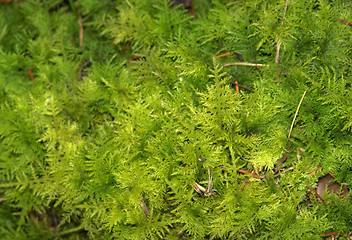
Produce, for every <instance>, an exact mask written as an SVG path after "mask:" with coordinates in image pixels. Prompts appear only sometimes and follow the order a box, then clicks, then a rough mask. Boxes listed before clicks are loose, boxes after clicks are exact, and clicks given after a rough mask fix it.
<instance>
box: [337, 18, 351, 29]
mask: <svg viewBox="0 0 352 240" xmlns="http://www.w3.org/2000/svg"><path fill="white" fill-rule="evenodd" d="M337 20H339V21H340V22H342V23H343V24H345V25H347V26H349V27H352V23H348V22H346V21H345V20H342V19H341V18H339V19H337Z"/></svg>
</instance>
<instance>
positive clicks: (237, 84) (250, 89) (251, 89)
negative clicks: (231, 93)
mask: <svg viewBox="0 0 352 240" xmlns="http://www.w3.org/2000/svg"><path fill="white" fill-rule="evenodd" d="M232 84H234V85H236V92H238V87H241V88H244V89H247V90H249V91H253V90H254V89H253V88H250V87H246V86H243V85H241V84H239V83H238V82H237V81H235V82H232Z"/></svg>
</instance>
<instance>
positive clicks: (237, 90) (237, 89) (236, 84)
mask: <svg viewBox="0 0 352 240" xmlns="http://www.w3.org/2000/svg"><path fill="white" fill-rule="evenodd" d="M233 84H235V86H236V92H239V91H240V88H239V87H238V82H237V81H235V82H234V83H233Z"/></svg>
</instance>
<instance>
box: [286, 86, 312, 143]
mask: <svg viewBox="0 0 352 240" xmlns="http://www.w3.org/2000/svg"><path fill="white" fill-rule="evenodd" d="M306 93H307V90H305V91H304V93H303V95H302V97H301V101H299V104H298V107H297V110H296V113H295V116H294V117H293V120H292V124H291V128H290V132H289V134H288V138H287V141H288V140H289V139H290V137H291V133H292V129H293V125H294V124H295V121H296V117H297V114H298V110H299V108H300V107H301V104H302V101H303V98H304V96H305V95H306Z"/></svg>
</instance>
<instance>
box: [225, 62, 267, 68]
mask: <svg viewBox="0 0 352 240" xmlns="http://www.w3.org/2000/svg"><path fill="white" fill-rule="evenodd" d="M223 66H224V67H227V66H250V67H268V66H269V65H265V64H260V63H258V64H257V63H247V62H234V63H225V64H224V65H223Z"/></svg>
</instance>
